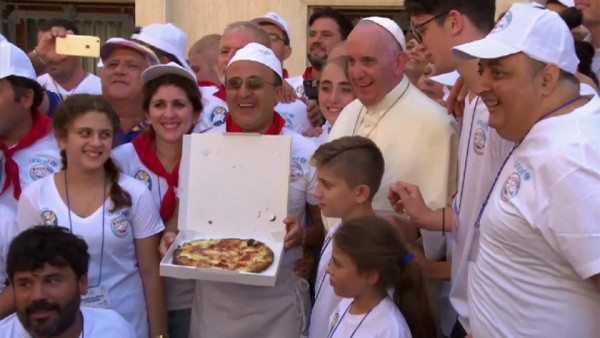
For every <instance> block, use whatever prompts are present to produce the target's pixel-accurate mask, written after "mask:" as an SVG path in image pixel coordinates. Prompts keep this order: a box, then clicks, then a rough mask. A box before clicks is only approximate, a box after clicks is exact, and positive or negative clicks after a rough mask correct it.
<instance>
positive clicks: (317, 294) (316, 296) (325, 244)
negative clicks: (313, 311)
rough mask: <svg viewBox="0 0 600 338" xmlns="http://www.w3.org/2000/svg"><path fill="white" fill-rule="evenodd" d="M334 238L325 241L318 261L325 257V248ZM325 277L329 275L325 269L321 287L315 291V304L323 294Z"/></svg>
mask: <svg viewBox="0 0 600 338" xmlns="http://www.w3.org/2000/svg"><path fill="white" fill-rule="evenodd" d="M332 239H333V236H331V237H329V238H327V239H325V243H323V249H321V253H320V254H319V260H318V261H317V262H320V261H321V258H323V253H325V249H327V246H328V245H329V243H331V240H332ZM325 277H327V271H325V273H324V274H323V277H322V278H321V283H320V284H319V287H318V288H317V291H316V292H315V298H314V299H313V304H315V303H316V302H317V299H318V298H319V295H320V294H321V289H322V288H323V283H324V282H325Z"/></svg>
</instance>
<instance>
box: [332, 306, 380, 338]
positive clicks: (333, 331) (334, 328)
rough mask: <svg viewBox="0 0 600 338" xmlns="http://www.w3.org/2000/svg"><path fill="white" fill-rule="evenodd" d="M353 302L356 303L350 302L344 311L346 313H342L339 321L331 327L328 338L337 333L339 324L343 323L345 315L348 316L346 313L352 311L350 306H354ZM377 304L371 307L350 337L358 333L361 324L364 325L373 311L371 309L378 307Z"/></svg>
mask: <svg viewBox="0 0 600 338" xmlns="http://www.w3.org/2000/svg"><path fill="white" fill-rule="evenodd" d="M352 304H354V302H352V303H350V305H348V307H347V308H346V311H344V314H342V317H341V318H340V320H338V322H337V323H336V324H335V326H334V327H333V328H332V329H331V331H330V332H329V334H328V335H327V338H332V337H333V335H334V334H335V331H336V330H337V329H338V326H340V324H341V323H342V320H343V319H344V317H345V316H346V313H348V311H350V307H351V306H352ZM376 307H377V306H374V307H373V308H371V309H370V310H369V311H368V312H367V313H366V314H365V315H364V316H363V317H362V319H361V320H360V322H359V323H358V325H356V328H354V331H352V334H351V335H350V337H348V338H352V337H354V334H355V333H356V331H358V329H359V328H360V326H361V325H362V323H363V322H364V321H365V319H366V318H367V316H368V315H369V314H370V313H371V311H373V309H374V308H376Z"/></svg>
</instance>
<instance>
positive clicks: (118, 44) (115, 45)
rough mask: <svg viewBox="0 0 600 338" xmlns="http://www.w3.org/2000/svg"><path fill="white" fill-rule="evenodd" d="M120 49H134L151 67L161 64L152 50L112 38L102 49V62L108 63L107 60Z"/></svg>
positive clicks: (129, 41) (133, 42) (131, 42)
mask: <svg viewBox="0 0 600 338" xmlns="http://www.w3.org/2000/svg"><path fill="white" fill-rule="evenodd" d="M119 48H127V49H132V50H134V51H136V52H138V53H140V54H142V55H143V56H144V57H145V58H146V59H147V60H148V62H150V65H156V64H158V63H160V62H159V61H158V57H156V54H154V52H153V51H152V50H150V48H148V47H145V46H142V45H140V44H139V43H137V42H135V41H131V40H127V39H123V38H110V39H108V40H106V42H105V43H104V45H102V47H101V48H100V59H101V60H102V61H106V59H107V58H108V57H109V56H110V54H112V52H113V51H115V50H117V49H119Z"/></svg>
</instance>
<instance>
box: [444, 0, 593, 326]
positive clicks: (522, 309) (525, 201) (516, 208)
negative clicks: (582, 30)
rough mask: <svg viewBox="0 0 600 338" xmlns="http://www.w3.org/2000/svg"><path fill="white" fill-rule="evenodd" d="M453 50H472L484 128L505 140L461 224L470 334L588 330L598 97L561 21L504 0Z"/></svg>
mask: <svg viewBox="0 0 600 338" xmlns="http://www.w3.org/2000/svg"><path fill="white" fill-rule="evenodd" d="M453 54H454V56H456V57H458V58H461V59H479V70H480V74H481V79H480V83H479V86H480V90H479V93H478V94H479V96H480V97H481V99H482V100H483V101H484V102H485V104H486V105H487V106H488V109H489V112H490V115H489V126H490V127H492V128H494V129H495V130H496V131H497V132H498V134H499V135H500V136H501V137H502V138H504V139H507V140H509V141H512V142H515V144H516V145H515V146H514V147H513V149H512V150H511V152H510V153H509V155H508V158H507V159H506V160H505V161H504V163H503V164H502V166H501V167H500V170H499V171H498V172H496V173H495V174H494V177H495V179H494V184H493V188H492V189H490V190H489V192H488V194H487V197H486V199H485V201H484V203H483V207H482V208H481V210H480V212H479V217H478V219H477V221H476V223H475V224H473V225H471V226H473V227H474V228H475V229H476V235H475V239H474V242H473V244H472V246H471V251H470V254H469V256H470V257H469V258H470V260H471V261H472V262H474V263H473V265H472V267H471V268H470V271H469V275H468V276H469V280H468V293H469V295H468V300H469V308H470V314H469V319H470V324H471V329H472V331H471V332H472V335H473V337H582V338H595V337H600V325H599V322H598V319H599V318H600V223H599V222H598V219H600V208H598V206H600V190H599V189H598V186H600V140H599V139H598V130H600V98H598V96H592V97H585V96H581V95H580V92H579V81H578V80H577V78H576V77H575V75H574V74H575V72H576V71H577V65H578V63H579V60H578V58H577V55H576V53H575V49H574V43H573V37H572V34H571V32H570V31H569V28H568V27H567V25H566V24H565V23H564V21H562V19H561V18H560V17H559V15H558V14H556V13H555V12H552V11H549V10H546V9H543V8H540V7H539V6H532V5H530V4H515V5H513V6H512V7H511V8H510V10H509V11H508V12H507V13H506V15H505V16H504V17H503V18H502V19H501V20H500V21H499V22H498V23H497V24H496V26H495V27H494V29H493V30H492V31H491V32H490V34H488V35H487V36H486V37H485V38H483V39H480V40H477V41H473V42H470V43H467V44H464V45H460V46H457V47H454V49H453ZM461 226H462V224H461ZM465 226H469V225H468V224H465Z"/></svg>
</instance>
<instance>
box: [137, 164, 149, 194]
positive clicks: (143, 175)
mask: <svg viewBox="0 0 600 338" xmlns="http://www.w3.org/2000/svg"><path fill="white" fill-rule="evenodd" d="M133 178H135V179H136V180H139V181H142V182H143V183H144V184H146V187H147V188H148V190H150V191H152V177H150V174H148V172H147V171H146V170H144V169H138V170H136V171H135V173H133Z"/></svg>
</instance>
